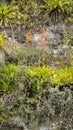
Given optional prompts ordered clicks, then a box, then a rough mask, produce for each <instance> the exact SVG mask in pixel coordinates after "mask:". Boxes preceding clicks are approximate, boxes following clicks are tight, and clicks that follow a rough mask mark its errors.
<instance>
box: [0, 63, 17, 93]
mask: <svg viewBox="0 0 73 130" xmlns="http://www.w3.org/2000/svg"><path fill="white" fill-rule="evenodd" d="M17 70H18V66H15V65H12V64H10V65H8V66H6V65H4V66H2V67H0V94H3V93H4V92H7V91H10V90H12V89H13V88H15V86H16V82H15V78H16V76H17V75H18V71H17Z"/></svg>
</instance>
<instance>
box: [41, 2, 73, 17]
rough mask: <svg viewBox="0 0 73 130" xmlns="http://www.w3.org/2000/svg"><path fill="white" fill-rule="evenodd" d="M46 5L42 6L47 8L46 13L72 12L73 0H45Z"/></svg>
mask: <svg viewBox="0 0 73 130" xmlns="http://www.w3.org/2000/svg"><path fill="white" fill-rule="evenodd" d="M43 1H44V5H42V6H41V7H42V8H44V9H46V14H50V13H52V12H55V11H57V13H59V12H62V13H64V12H67V13H68V12H70V11H71V9H72V8H71V0H43Z"/></svg>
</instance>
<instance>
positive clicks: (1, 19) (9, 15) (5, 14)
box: [0, 4, 23, 26]
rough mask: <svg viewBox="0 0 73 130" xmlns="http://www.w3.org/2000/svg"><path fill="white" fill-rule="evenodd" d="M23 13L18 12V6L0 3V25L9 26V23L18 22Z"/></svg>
mask: <svg viewBox="0 0 73 130" xmlns="http://www.w3.org/2000/svg"><path fill="white" fill-rule="evenodd" d="M22 16H23V15H22V14H21V13H20V12H19V9H18V6H12V5H7V4H1V6H0V26H2V25H5V26H9V24H10V23H14V24H15V22H16V24H18V23H19V21H20V19H21V17H22Z"/></svg>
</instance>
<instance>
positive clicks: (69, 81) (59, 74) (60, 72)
mask: <svg viewBox="0 0 73 130" xmlns="http://www.w3.org/2000/svg"><path fill="white" fill-rule="evenodd" d="M52 82H53V84H54V85H58V87H60V86H66V85H68V86H70V87H73V86H72V85H73V67H65V68H60V69H56V71H55V73H54V75H53V77H52Z"/></svg>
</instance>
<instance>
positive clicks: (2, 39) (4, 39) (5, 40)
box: [0, 34, 7, 47]
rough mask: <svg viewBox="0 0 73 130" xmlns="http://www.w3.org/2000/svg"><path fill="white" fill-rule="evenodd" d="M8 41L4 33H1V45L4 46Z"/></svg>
mask: <svg viewBox="0 0 73 130" xmlns="http://www.w3.org/2000/svg"><path fill="white" fill-rule="evenodd" d="M6 42H7V39H6V38H4V37H3V34H0V47H2V46H4V45H5V43H6Z"/></svg>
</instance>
